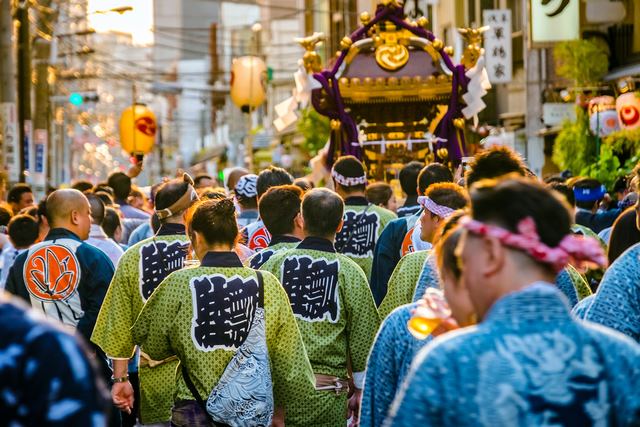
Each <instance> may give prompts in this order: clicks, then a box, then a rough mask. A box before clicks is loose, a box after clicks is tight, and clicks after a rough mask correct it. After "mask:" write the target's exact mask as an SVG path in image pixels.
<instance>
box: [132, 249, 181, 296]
mask: <svg viewBox="0 0 640 427" xmlns="http://www.w3.org/2000/svg"><path fill="white" fill-rule="evenodd" d="M188 250H189V244H188V243H186V242H183V241H180V240H175V241H173V242H166V241H164V240H156V241H152V242H149V243H147V244H146V245H143V246H142V247H141V248H140V267H139V268H140V270H139V271H140V295H141V296H142V299H143V300H144V301H146V300H147V299H148V298H149V297H150V296H151V294H152V293H153V291H154V290H155V289H156V288H157V287H158V285H159V284H160V283H161V282H162V281H163V280H164V279H165V277H167V276H168V275H169V274H171V273H173V272H174V271H176V270H180V269H181V268H182V266H183V265H184V259H185V257H186V256H187V251H188Z"/></svg>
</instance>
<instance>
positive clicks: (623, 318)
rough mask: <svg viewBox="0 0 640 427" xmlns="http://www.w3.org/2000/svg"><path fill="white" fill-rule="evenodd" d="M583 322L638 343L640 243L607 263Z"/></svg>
mask: <svg viewBox="0 0 640 427" xmlns="http://www.w3.org/2000/svg"><path fill="white" fill-rule="evenodd" d="M585 319H586V320H590V321H592V322H595V323H600V324H601V325H604V326H608V327H609V328H612V329H615V330H617V331H619V332H622V333H623V334H625V335H628V336H630V337H631V338H633V339H634V340H635V341H636V342H640V243H638V244H636V245H634V246H631V247H630V248H629V249H627V250H626V251H625V252H624V253H623V254H622V255H620V257H618V259H616V260H615V261H614V263H613V264H611V266H610V267H609V269H608V270H607V272H606V273H605V274H604V277H603V278H602V282H600V286H599V287H598V292H596V294H595V298H594V299H593V304H591V307H589V310H587V314H586V315H585Z"/></svg>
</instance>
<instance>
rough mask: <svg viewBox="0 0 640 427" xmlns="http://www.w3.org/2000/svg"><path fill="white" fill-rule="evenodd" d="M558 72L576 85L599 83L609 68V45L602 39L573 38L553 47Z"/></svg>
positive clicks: (583, 85)
mask: <svg viewBox="0 0 640 427" xmlns="http://www.w3.org/2000/svg"><path fill="white" fill-rule="evenodd" d="M553 59H554V61H555V64H556V73H558V75H559V76H560V77H563V78H565V79H567V80H569V81H571V84H572V85H573V86H574V87H576V88H577V87H585V86H591V85H594V84H597V83H599V82H600V81H601V80H602V78H603V77H604V75H605V74H607V71H608V70H609V56H608V47H607V46H606V44H604V43H603V42H601V41H600V40H573V41H567V42H562V43H558V44H557V45H556V46H555V47H554V48H553Z"/></svg>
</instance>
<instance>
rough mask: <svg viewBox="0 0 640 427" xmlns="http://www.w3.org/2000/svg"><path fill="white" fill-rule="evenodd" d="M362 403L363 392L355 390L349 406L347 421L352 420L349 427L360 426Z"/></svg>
mask: <svg viewBox="0 0 640 427" xmlns="http://www.w3.org/2000/svg"><path fill="white" fill-rule="evenodd" d="M361 403H362V390H360V389H355V391H354V392H353V394H352V395H351V397H350V398H349V402H348V406H347V419H350V420H351V423H350V424H349V427H358V426H359V425H360V404H361Z"/></svg>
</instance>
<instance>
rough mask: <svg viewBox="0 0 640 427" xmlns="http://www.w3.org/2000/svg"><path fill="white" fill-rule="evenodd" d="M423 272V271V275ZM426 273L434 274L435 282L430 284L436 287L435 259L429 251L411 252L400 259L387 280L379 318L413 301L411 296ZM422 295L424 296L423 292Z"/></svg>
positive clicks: (437, 282) (437, 283) (437, 280)
mask: <svg viewBox="0 0 640 427" xmlns="http://www.w3.org/2000/svg"><path fill="white" fill-rule="evenodd" d="M427 260H429V261H427ZM425 270H427V271H425ZM423 271H425V273H424V274H423ZM427 272H432V273H433V274H435V281H433V283H431V286H436V287H438V286H439V284H440V282H439V279H438V275H437V272H436V268H435V257H434V256H433V255H432V253H431V251H418V252H412V253H410V254H408V255H406V256H404V257H402V259H401V260H400V262H399V263H398V265H397V266H396V268H395V270H393V274H392V275H391V278H390V279H389V286H388V288H387V295H386V296H385V297H384V299H383V300H382V304H380V307H379V308H378V311H379V312H380V318H381V319H384V318H385V317H387V316H388V315H389V313H391V312H392V311H393V310H394V309H395V308H397V307H400V306H401V305H403V304H408V303H410V302H411V301H413V294H414V293H415V290H416V286H417V284H418V281H419V280H420V278H421V277H422V276H425V278H426V276H427V275H428V274H427ZM425 286H426V285H425ZM422 293H423V294H424V291H423V292H422ZM420 298H422V295H420Z"/></svg>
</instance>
